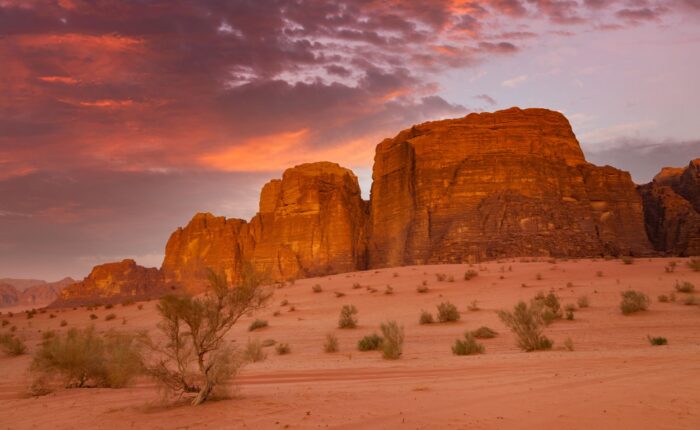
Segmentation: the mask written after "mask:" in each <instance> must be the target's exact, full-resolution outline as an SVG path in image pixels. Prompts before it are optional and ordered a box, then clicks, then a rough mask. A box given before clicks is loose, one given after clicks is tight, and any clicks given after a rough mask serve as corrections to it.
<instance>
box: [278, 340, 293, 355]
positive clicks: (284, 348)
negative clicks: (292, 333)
mask: <svg viewBox="0 0 700 430" xmlns="http://www.w3.org/2000/svg"><path fill="white" fill-rule="evenodd" d="M275 351H276V352H277V355H287V354H290V353H291V352H292V348H290V347H289V344H288V343H284V342H280V343H278V344H277V346H276V347H275Z"/></svg>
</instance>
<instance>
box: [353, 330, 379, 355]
mask: <svg viewBox="0 0 700 430" xmlns="http://www.w3.org/2000/svg"><path fill="white" fill-rule="evenodd" d="M383 341H384V339H382V337H381V336H379V335H378V334H377V333H372V334H370V335H367V336H365V337H363V338H362V339H360V340H359V341H358V342H357V349H359V350H360V351H377V350H378V349H379V348H381V346H382V342H383Z"/></svg>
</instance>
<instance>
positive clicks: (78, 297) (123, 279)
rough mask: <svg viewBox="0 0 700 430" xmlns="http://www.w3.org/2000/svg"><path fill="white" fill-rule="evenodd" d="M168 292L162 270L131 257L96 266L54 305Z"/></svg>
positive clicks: (148, 296)
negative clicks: (141, 263) (137, 261)
mask: <svg viewBox="0 0 700 430" xmlns="http://www.w3.org/2000/svg"><path fill="white" fill-rule="evenodd" d="M165 291H166V290H165V287H164V284H163V279H162V276H161V274H160V270H158V269H156V268H152V267H151V268H147V267H142V266H139V265H138V264H136V262H135V261H134V260H130V259H127V260H123V261H120V262H116V263H105V264H101V265H99V266H95V267H94V268H93V269H92V271H91V272H90V274H89V275H88V276H87V277H86V278H85V279H83V280H82V281H80V282H77V283H75V284H73V285H69V286H68V287H66V288H64V289H63V290H62V291H61V293H60V294H59V297H58V299H57V300H56V301H55V302H54V303H53V304H52V305H53V306H70V305H81V304H89V303H116V302H121V301H124V300H143V299H147V298H151V297H157V296H160V295H162V294H163V293H164V292H165Z"/></svg>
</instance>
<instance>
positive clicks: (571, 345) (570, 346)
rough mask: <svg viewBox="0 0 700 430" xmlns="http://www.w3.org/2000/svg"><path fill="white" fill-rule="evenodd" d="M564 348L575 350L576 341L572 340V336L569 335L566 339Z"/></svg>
mask: <svg viewBox="0 0 700 430" xmlns="http://www.w3.org/2000/svg"><path fill="white" fill-rule="evenodd" d="M564 349H565V350H567V351H573V350H574V341H573V340H571V338H570V337H567V338H566V339H564Z"/></svg>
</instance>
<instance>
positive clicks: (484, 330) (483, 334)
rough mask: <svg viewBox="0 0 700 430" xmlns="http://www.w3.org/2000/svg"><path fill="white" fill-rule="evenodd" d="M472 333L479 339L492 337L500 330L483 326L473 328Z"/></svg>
mask: <svg viewBox="0 0 700 430" xmlns="http://www.w3.org/2000/svg"><path fill="white" fill-rule="evenodd" d="M471 334H472V336H474V337H475V338H477V339H492V338H494V337H496V336H498V332H497V331H496V330H493V329H492V328H489V327H486V326H481V327H479V328H478V329H476V330H473V331H472V332H471Z"/></svg>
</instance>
